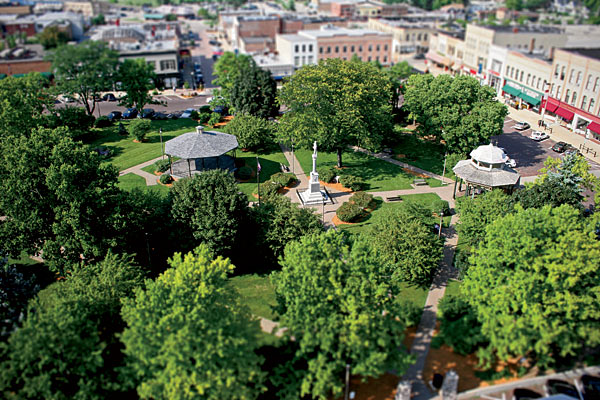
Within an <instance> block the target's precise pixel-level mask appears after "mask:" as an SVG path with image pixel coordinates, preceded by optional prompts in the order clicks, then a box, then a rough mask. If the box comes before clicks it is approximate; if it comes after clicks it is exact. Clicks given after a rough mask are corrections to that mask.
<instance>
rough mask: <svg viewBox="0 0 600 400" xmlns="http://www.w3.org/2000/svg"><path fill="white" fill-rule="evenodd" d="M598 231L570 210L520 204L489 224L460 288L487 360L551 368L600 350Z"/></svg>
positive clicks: (568, 207)
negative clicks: (514, 360) (474, 313)
mask: <svg viewBox="0 0 600 400" xmlns="http://www.w3.org/2000/svg"><path fill="white" fill-rule="evenodd" d="M595 228H596V226H595V224H594V223H593V222H590V220H587V219H581V217H580V216H579V211H578V210H577V209H574V208H572V207H571V206H568V205H563V206H560V207H555V208H552V207H550V206H545V207H543V208H530V209H527V210H524V209H523V208H521V207H520V206H516V207H515V212H514V213H512V214H508V215H505V216H503V217H500V218H498V219H496V220H495V221H494V222H492V223H491V224H490V225H489V226H488V228H487V229H486V235H485V239H484V240H483V241H482V242H481V243H480V245H479V247H478V248H477V250H476V251H475V253H474V255H473V257H472V258H471V267H470V268H469V271H468V272H467V274H466V276H465V279H464V282H463V286H462V287H461V291H462V293H464V295H465V297H464V298H465V299H466V300H467V301H468V302H469V304H470V305H471V306H472V307H473V308H474V309H475V310H476V311H477V319H478V320H479V321H480V322H481V324H482V328H481V330H482V333H483V335H484V336H485V337H486V338H487V339H488V340H489V341H490V345H489V348H488V351H487V352H486V353H485V354H484V355H485V358H486V361H490V359H491V358H492V357H493V356H496V357H497V358H499V359H500V360H507V359H509V358H513V357H516V356H518V357H520V356H527V357H529V358H530V359H532V360H533V361H534V362H538V363H539V364H540V365H541V366H548V365H551V364H552V363H553V362H555V361H556V360H558V359H561V358H564V357H574V356H577V355H580V354H582V353H584V352H585V350H586V348H593V347H595V346H598V345H599V344H600V336H599V335H598V326H599V324H600V302H598V293H599V291H600V284H599V282H598V272H599V271H598V270H599V268H600V265H599V264H598V259H600V241H598V240H595V237H596V235H595V233H594V230H595Z"/></svg>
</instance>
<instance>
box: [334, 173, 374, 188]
mask: <svg viewBox="0 0 600 400" xmlns="http://www.w3.org/2000/svg"><path fill="white" fill-rule="evenodd" d="M340 183H341V184H342V186H344V187H346V188H348V189H352V191H353V192H357V191H359V190H364V189H366V188H367V184H366V183H365V181H364V180H363V179H362V178H361V177H358V176H354V175H346V174H343V175H342V176H340Z"/></svg>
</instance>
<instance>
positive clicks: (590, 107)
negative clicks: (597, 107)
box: [588, 99, 594, 112]
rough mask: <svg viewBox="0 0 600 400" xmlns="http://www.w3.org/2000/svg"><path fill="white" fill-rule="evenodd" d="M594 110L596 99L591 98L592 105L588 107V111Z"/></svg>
mask: <svg viewBox="0 0 600 400" xmlns="http://www.w3.org/2000/svg"><path fill="white" fill-rule="evenodd" d="M592 111H594V99H590V106H589V107H588V112H592Z"/></svg>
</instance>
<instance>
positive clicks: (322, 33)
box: [300, 27, 391, 38]
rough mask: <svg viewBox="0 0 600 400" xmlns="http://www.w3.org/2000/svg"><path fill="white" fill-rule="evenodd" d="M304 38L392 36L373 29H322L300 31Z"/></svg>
mask: <svg viewBox="0 0 600 400" xmlns="http://www.w3.org/2000/svg"><path fill="white" fill-rule="evenodd" d="M300 33H301V34H302V35H303V36H310V37H313V38H326V37H335V36H364V35H377V36H390V35H391V34H389V33H383V32H379V31H375V30H372V29H349V28H338V27H322V28H321V29H315V30H306V31H300Z"/></svg>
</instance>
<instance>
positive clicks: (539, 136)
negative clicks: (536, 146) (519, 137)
mask: <svg viewBox="0 0 600 400" xmlns="http://www.w3.org/2000/svg"><path fill="white" fill-rule="evenodd" d="M549 137H550V136H549V135H548V134H547V133H545V132H540V131H533V132H531V136H530V138H531V139H532V140H535V141H536V142H541V141H542V140H546V139H548V138H549Z"/></svg>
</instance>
